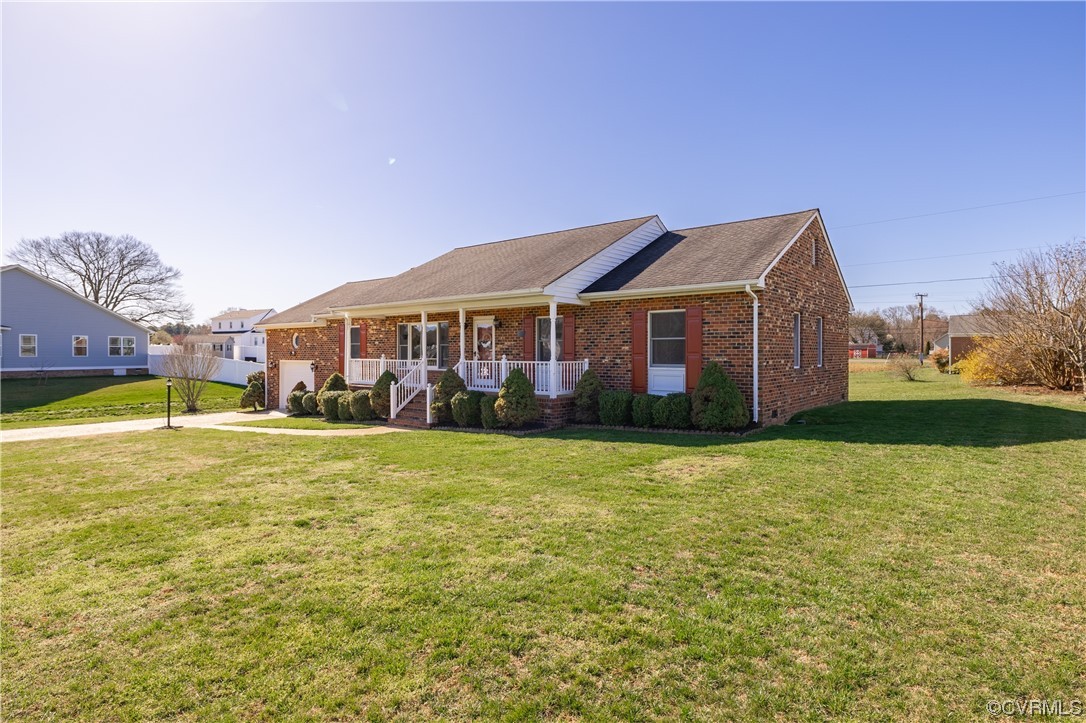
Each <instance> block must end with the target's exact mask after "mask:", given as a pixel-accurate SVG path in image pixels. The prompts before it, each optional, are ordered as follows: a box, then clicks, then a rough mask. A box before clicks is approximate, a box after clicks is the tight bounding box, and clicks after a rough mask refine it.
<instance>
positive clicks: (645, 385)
mask: <svg viewBox="0 0 1086 723" xmlns="http://www.w3.org/2000/svg"><path fill="white" fill-rule="evenodd" d="M648 351H649V316H648V312H646V311H645V310H644V309H634V310H633V311H632V312H630V364H631V367H630V388H631V389H632V390H633V391H634V393H637V394H642V393H644V392H646V391H648V389H649V354H648Z"/></svg>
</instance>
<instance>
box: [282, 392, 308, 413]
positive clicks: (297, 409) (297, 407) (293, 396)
mask: <svg viewBox="0 0 1086 723" xmlns="http://www.w3.org/2000/svg"><path fill="white" fill-rule="evenodd" d="M305 394H306V393H305V392H301V391H297V392H291V393H290V394H288V395H287V411H288V412H290V413H291V414H297V415H298V416H301V415H303V414H306V411H305V406H304V404H303V402H302V399H304V398H305Z"/></svg>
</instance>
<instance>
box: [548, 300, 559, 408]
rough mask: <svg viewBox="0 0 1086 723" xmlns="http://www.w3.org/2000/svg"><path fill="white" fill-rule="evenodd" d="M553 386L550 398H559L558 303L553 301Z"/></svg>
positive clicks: (551, 370)
mask: <svg viewBox="0 0 1086 723" xmlns="http://www.w3.org/2000/svg"><path fill="white" fill-rule="evenodd" d="M550 372H551V384H550V393H551V394H550V397H551V399H555V398H556V397H557V396H558V302H557V301H551V368H550Z"/></svg>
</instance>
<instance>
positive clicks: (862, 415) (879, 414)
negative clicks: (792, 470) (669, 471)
mask: <svg viewBox="0 0 1086 723" xmlns="http://www.w3.org/2000/svg"><path fill="white" fill-rule="evenodd" d="M797 419H803V420H804V421H805V424H797V423H795V422H792V423H790V424H787V425H783V426H777V427H770V428H768V429H765V430H762V431H759V432H754V433H752V434H748V435H746V436H745V437H732V436H727V435H703V434H667V433H657V432H626V431H615V430H605V429H600V430H594V429H567V430H558V431H556V432H552V433H549V434H545V435H539V436H541V437H553V438H555V439H585V440H598V441H614V442H633V443H638V444H662V445H667V446H672V447H692V448H693V447H711V446H716V445H720V444H742V443H745V442H758V441H764V440H770V439H782V438H784V439H810V440H817V441H822V442H849V443H853V444H915V445H927V446H939V447H1007V446H1015V445H1022V444H1037V443H1041V442H1062V441H1067V440H1080V439H1086V408H1084V410H1083V411H1081V412H1079V411H1072V410H1069V409H1061V408H1058V407H1049V406H1044V405H1040V404H1028V403H1023V402H1011V401H1005V400H1001V399H933V400H888V401H867V402H846V403H844V404H837V405H834V406H832V407H824V408H822V409H815V410H811V411H809V412H804V413H802V414H800V415H797Z"/></svg>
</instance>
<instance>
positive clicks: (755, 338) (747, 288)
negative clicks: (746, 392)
mask: <svg viewBox="0 0 1086 723" xmlns="http://www.w3.org/2000/svg"><path fill="white" fill-rule="evenodd" d="M745 291H746V292H747V293H748V294H750V298H752V299H753V300H754V410H753V411H754V413H753V414H752V415H751V417H752V418H753V420H754V423H755V424H757V423H758V295H757V294H755V293H754V292H753V291H751V290H750V284H747V287H746V289H745Z"/></svg>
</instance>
